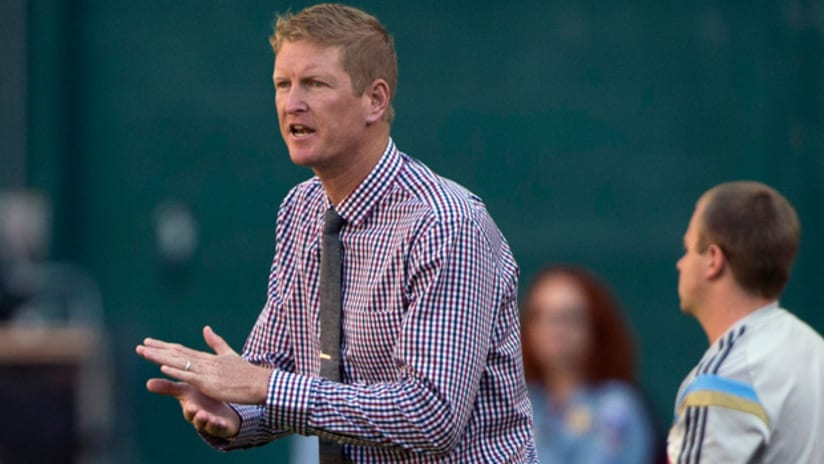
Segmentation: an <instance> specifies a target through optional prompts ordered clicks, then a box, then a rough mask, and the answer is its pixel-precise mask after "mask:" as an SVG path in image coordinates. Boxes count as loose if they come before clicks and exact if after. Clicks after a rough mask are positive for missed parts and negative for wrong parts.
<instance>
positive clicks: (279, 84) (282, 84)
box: [275, 81, 289, 90]
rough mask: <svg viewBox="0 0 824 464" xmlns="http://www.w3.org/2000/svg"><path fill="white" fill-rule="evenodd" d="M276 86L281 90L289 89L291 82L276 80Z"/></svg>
mask: <svg viewBox="0 0 824 464" xmlns="http://www.w3.org/2000/svg"><path fill="white" fill-rule="evenodd" d="M275 88H276V89H279V90H284V89H288V88H289V82H287V81H280V82H275Z"/></svg>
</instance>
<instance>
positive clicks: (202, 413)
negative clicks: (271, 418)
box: [146, 379, 240, 438]
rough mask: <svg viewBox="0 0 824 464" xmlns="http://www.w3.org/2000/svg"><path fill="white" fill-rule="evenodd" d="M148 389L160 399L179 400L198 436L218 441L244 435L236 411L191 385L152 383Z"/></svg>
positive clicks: (167, 382)
mask: <svg viewBox="0 0 824 464" xmlns="http://www.w3.org/2000/svg"><path fill="white" fill-rule="evenodd" d="M146 389H147V390H149V391H150V392H152V393H155V394H158V395H164V396H173V397H175V398H177V400H178V401H179V402H180V408H181V409H182V410H183V417H184V418H185V419H186V420H187V421H188V422H190V423H191V424H192V425H193V426H194V427H195V429H197V431H198V432H201V433H205V434H207V435H211V436H213V437H217V438H232V437H234V436H236V435H237V434H238V432H239V431H240V417H239V416H238V415H237V413H236V412H235V410H234V409H232V408H231V407H229V405H228V404H226V403H224V402H223V401H218V400H215V399H214V398H210V397H208V396H206V395H204V394H203V393H201V392H199V391H198V390H197V389H195V388H194V387H192V386H191V385H189V384H187V383H184V382H172V381H171V380H167V379H149V381H148V382H146Z"/></svg>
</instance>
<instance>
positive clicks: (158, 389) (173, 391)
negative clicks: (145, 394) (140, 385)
mask: <svg viewBox="0 0 824 464" xmlns="http://www.w3.org/2000/svg"><path fill="white" fill-rule="evenodd" d="M187 388H188V386H187V385H186V384H185V383H183V382H172V381H171V380H167V379H149V381H148V382H146V389H147V390H149V391H150V392H152V393H154V394H157V395H164V396H174V397H176V398H179V397H180V396H182V395H183V394H185V393H186V391H187Z"/></svg>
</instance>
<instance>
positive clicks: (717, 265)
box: [705, 243, 727, 280]
mask: <svg viewBox="0 0 824 464" xmlns="http://www.w3.org/2000/svg"><path fill="white" fill-rule="evenodd" d="M706 259H707V268H706V272H705V277H706V278H707V279H710V280H715V279H717V278H718V277H720V276H721V275H722V274H723V273H724V270H725V269H726V267H727V256H726V255H725V254H724V250H722V249H721V247H720V246H718V245H716V244H714V243H712V244H710V246H709V247H707V258H706Z"/></svg>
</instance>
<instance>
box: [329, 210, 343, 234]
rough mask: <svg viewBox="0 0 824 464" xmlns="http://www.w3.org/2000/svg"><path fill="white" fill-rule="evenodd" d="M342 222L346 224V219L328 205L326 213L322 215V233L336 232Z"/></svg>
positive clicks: (338, 230) (341, 225)
mask: <svg viewBox="0 0 824 464" xmlns="http://www.w3.org/2000/svg"><path fill="white" fill-rule="evenodd" d="M344 224H346V220H344V219H343V218H342V217H340V215H339V214H338V212H337V211H335V208H331V207H330V208H329V209H327V210H326V215H325V216H324V223H323V233H325V234H337V233H338V232H340V229H341V227H343V225H344Z"/></svg>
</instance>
